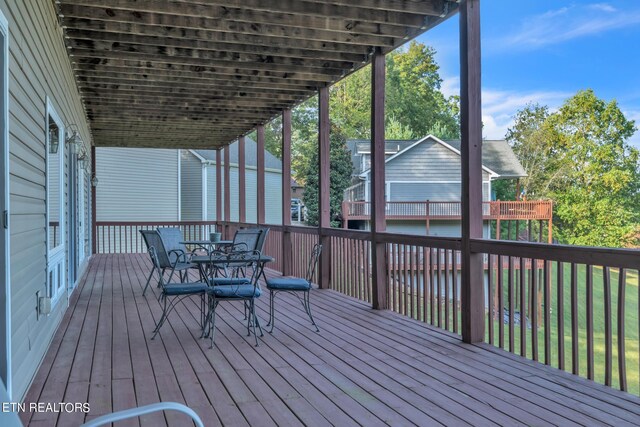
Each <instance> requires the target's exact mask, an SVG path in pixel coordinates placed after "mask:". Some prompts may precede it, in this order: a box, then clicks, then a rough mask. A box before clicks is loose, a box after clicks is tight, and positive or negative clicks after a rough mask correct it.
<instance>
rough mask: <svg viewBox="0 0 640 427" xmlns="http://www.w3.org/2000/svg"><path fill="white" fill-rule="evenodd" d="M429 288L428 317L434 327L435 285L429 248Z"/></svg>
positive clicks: (431, 252) (431, 251)
mask: <svg viewBox="0 0 640 427" xmlns="http://www.w3.org/2000/svg"><path fill="white" fill-rule="evenodd" d="M429 286H430V288H431V304H430V305H431V307H430V309H429V317H430V318H431V322H430V323H431V324H432V325H435V306H436V284H435V273H434V265H433V249H432V248H429Z"/></svg>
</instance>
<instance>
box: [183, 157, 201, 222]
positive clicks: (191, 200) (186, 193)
mask: <svg viewBox="0 0 640 427" xmlns="http://www.w3.org/2000/svg"><path fill="white" fill-rule="evenodd" d="M180 162H181V165H180V185H181V188H180V198H181V201H182V203H181V207H180V208H181V209H182V217H181V219H182V220H183V221H200V220H202V162H201V161H200V159H198V158H197V157H196V156H194V155H193V154H192V153H191V152H190V151H188V150H181V151H180Z"/></svg>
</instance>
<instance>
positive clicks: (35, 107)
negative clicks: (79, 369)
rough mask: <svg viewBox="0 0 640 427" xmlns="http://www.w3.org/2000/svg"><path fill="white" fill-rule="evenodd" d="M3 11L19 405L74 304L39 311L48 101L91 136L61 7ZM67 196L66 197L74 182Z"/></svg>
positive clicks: (47, 4)
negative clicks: (61, 21) (6, 36)
mask: <svg viewBox="0 0 640 427" xmlns="http://www.w3.org/2000/svg"><path fill="white" fill-rule="evenodd" d="M0 9H2V12H3V13H4V15H5V16H6V18H7V20H8V21H9V31H10V38H9V49H10V57H9V72H10V75H9V91H10V95H9V133H10V135H9V145H10V159H9V171H10V203H11V220H10V221H11V222H10V224H11V229H10V235H11V253H10V265H11V321H12V323H11V325H12V329H11V355H12V367H11V368H12V369H11V372H12V378H13V387H12V389H13V390H12V392H13V398H12V400H13V401H20V400H22V398H23V397H24V394H25V392H26V390H27V388H28V386H29V384H30V383H31V380H32V378H33V375H34V374H35V372H36V370H37V368H38V366H39V365H40V361H41V360H42V358H43V356H44V354H45V352H46V350H47V348H48V346H49V343H50V342H51V339H52V337H53V334H54V332H55V330H56V328H57V326H58V324H59V322H60V320H61V319H62V315H63V314H64V311H65V309H66V307H67V303H66V299H67V295H64V296H63V298H61V301H60V302H59V303H58V304H57V305H56V306H55V307H54V309H53V312H52V313H51V314H50V315H49V316H41V317H40V318H39V319H37V318H36V311H35V310H34V306H35V303H36V292H38V291H41V292H42V294H43V295H44V293H45V289H46V268H47V258H46V204H45V203H46V201H45V200H46V188H45V182H46V180H45V178H46V177H45V170H46V150H45V115H46V99H47V97H49V98H50V99H51V102H52V104H53V105H54V107H55V109H56V111H57V112H58V114H59V115H60V116H61V118H62V120H63V121H64V123H65V124H69V123H74V124H76V125H77V126H78V128H79V130H80V134H81V136H82V138H83V140H84V141H86V142H88V141H90V135H89V130H88V127H87V122H86V119H85V114H84V110H83V107H82V103H81V99H80V95H79V92H78V90H77V87H76V85H75V80H74V75H73V71H72V68H71V63H70V61H69V57H68V56H67V49H66V48H65V46H64V41H63V35H62V30H61V29H60V28H59V26H58V24H57V15H56V11H55V9H54V2H52V1H18V0H16V1H8V0H0ZM86 148H87V149H88V144H87V147H86ZM65 153H66V156H68V150H65ZM67 161H68V157H67ZM66 170H68V163H67V165H65V171H66ZM64 191H65V200H67V192H68V180H66V181H65V184H64ZM68 228H69V224H67V230H68ZM67 247H68V246H67ZM69 259H70V256H69V254H67V261H68V260H69Z"/></svg>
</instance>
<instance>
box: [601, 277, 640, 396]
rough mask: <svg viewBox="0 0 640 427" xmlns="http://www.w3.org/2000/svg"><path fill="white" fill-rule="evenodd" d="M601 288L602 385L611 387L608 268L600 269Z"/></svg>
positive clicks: (609, 280)
mask: <svg viewBox="0 0 640 427" xmlns="http://www.w3.org/2000/svg"><path fill="white" fill-rule="evenodd" d="M602 287H603V292H604V384H605V385H607V386H609V387H611V383H612V381H611V373H612V372H611V371H612V365H613V363H612V355H613V338H612V334H611V323H612V322H611V314H612V313H611V271H610V270H609V267H604V268H603V269H602ZM639 301H640V300H639Z"/></svg>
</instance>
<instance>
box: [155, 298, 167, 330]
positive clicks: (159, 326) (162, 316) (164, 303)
mask: <svg viewBox="0 0 640 427" xmlns="http://www.w3.org/2000/svg"><path fill="white" fill-rule="evenodd" d="M161 298H162V302H163V304H162V315H161V316H160V319H158V323H156V328H155V329H154V330H153V335H152V336H151V339H154V338H155V337H156V335H158V332H160V328H161V327H162V324H163V323H164V321H165V319H166V318H167V297H166V296H164V294H162V295H161Z"/></svg>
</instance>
